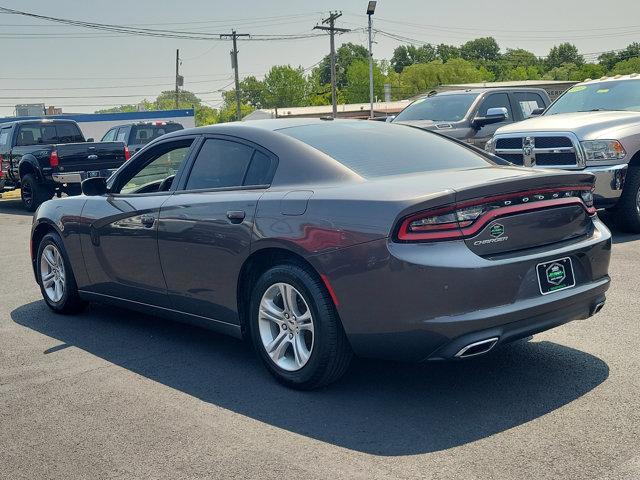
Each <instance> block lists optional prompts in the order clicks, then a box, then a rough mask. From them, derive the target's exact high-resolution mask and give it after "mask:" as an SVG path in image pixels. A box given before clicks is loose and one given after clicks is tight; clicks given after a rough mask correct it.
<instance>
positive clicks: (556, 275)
mask: <svg viewBox="0 0 640 480" xmlns="http://www.w3.org/2000/svg"><path fill="white" fill-rule="evenodd" d="M546 273H547V281H548V282H549V283H551V284H553V285H560V284H561V283H562V282H564V280H565V278H567V272H566V271H565V269H564V265H562V264H560V263H553V264H551V265H549V267H548V268H547V272H546Z"/></svg>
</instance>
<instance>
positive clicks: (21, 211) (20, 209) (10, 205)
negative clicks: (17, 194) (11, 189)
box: [0, 199, 33, 217]
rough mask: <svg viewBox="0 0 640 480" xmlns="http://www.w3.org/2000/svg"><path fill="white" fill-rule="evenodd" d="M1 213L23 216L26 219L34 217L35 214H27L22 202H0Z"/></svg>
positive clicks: (18, 200)
mask: <svg viewBox="0 0 640 480" xmlns="http://www.w3.org/2000/svg"><path fill="white" fill-rule="evenodd" d="M0 213H6V214H8V215H21V216H24V217H27V216H29V217H30V216H32V215H33V213H31V212H27V210H25V208H24V205H22V200H20V199H17V200H13V199H12V200H0Z"/></svg>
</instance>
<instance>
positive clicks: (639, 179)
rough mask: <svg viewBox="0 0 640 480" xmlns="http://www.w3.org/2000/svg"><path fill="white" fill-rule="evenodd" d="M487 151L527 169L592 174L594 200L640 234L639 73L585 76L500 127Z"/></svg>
mask: <svg viewBox="0 0 640 480" xmlns="http://www.w3.org/2000/svg"><path fill="white" fill-rule="evenodd" d="M486 149H487V150H488V151H490V152H492V153H495V154H496V155H498V156H499V157H502V158H503V159H505V160H507V161H509V162H511V163H513V164H515V165H523V166H527V167H541V168H562V169H565V170H583V171H588V172H591V173H593V174H594V175H595V176H596V189H595V192H594V197H595V203H596V206H597V207H598V208H607V209H610V210H612V211H613V213H614V216H615V219H616V221H617V222H618V223H619V225H620V227H621V228H622V229H624V230H626V231H629V232H633V233H640V76H639V75H637V74H633V75H625V76H620V75H619V76H616V77H603V78H601V79H598V80H587V81H585V82H583V83H579V84H577V85H575V86H574V87H572V88H570V89H569V90H567V91H566V92H565V93H564V94H563V95H562V96H561V97H560V98H558V99H557V100H556V101H555V102H554V103H553V104H551V106H550V107H549V108H547V110H546V111H545V112H544V113H543V114H542V115H540V116H536V117H533V118H530V119H528V120H525V121H523V122H519V123H515V124H512V125H506V126H504V127H501V128H499V129H498V130H497V131H496V133H495V135H494V137H493V138H492V139H491V140H490V141H489V142H488V143H487V145H486Z"/></svg>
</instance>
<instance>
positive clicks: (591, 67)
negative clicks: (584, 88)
mask: <svg viewBox="0 0 640 480" xmlns="http://www.w3.org/2000/svg"><path fill="white" fill-rule="evenodd" d="M605 73H606V71H605V69H604V67H603V66H602V65H598V64H597V63H585V64H584V65H581V66H580V68H579V69H578V71H577V72H576V73H575V74H574V75H573V78H571V80H576V81H578V82H582V81H584V80H586V79H587V78H591V79H593V78H600V77H602V76H603V75H604V74H605Z"/></svg>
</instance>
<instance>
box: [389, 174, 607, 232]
mask: <svg viewBox="0 0 640 480" xmlns="http://www.w3.org/2000/svg"><path fill="white" fill-rule="evenodd" d="M562 205H580V206H582V207H583V208H584V209H585V211H586V212H587V213H588V214H589V215H595V213H596V209H595V207H594V205H593V188H592V187H591V186H572V187H561V188H556V189H545V190H536V191H525V192H519V193H511V194H506V195H497V196H493V197H486V198H483V199H477V200H470V201H465V202H462V203H457V204H452V205H449V206H446V207H439V208H436V209H433V210H426V211H423V212H419V213H416V214H413V215H411V216H409V217H407V218H405V219H404V220H402V221H401V222H400V227H399V228H398V231H397V234H396V237H397V239H398V240H400V241H403V242H414V241H438V240H455V239H462V238H467V237H471V236H474V235H476V234H477V233H478V232H479V231H480V230H481V229H482V228H483V227H484V226H485V225H486V224H487V223H489V222H491V221H492V220H494V219H496V218H499V217H504V216H508V215H513V214H516V213H522V212H527V211H531V210H540V209H544V208H552V207H557V206H562Z"/></svg>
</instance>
